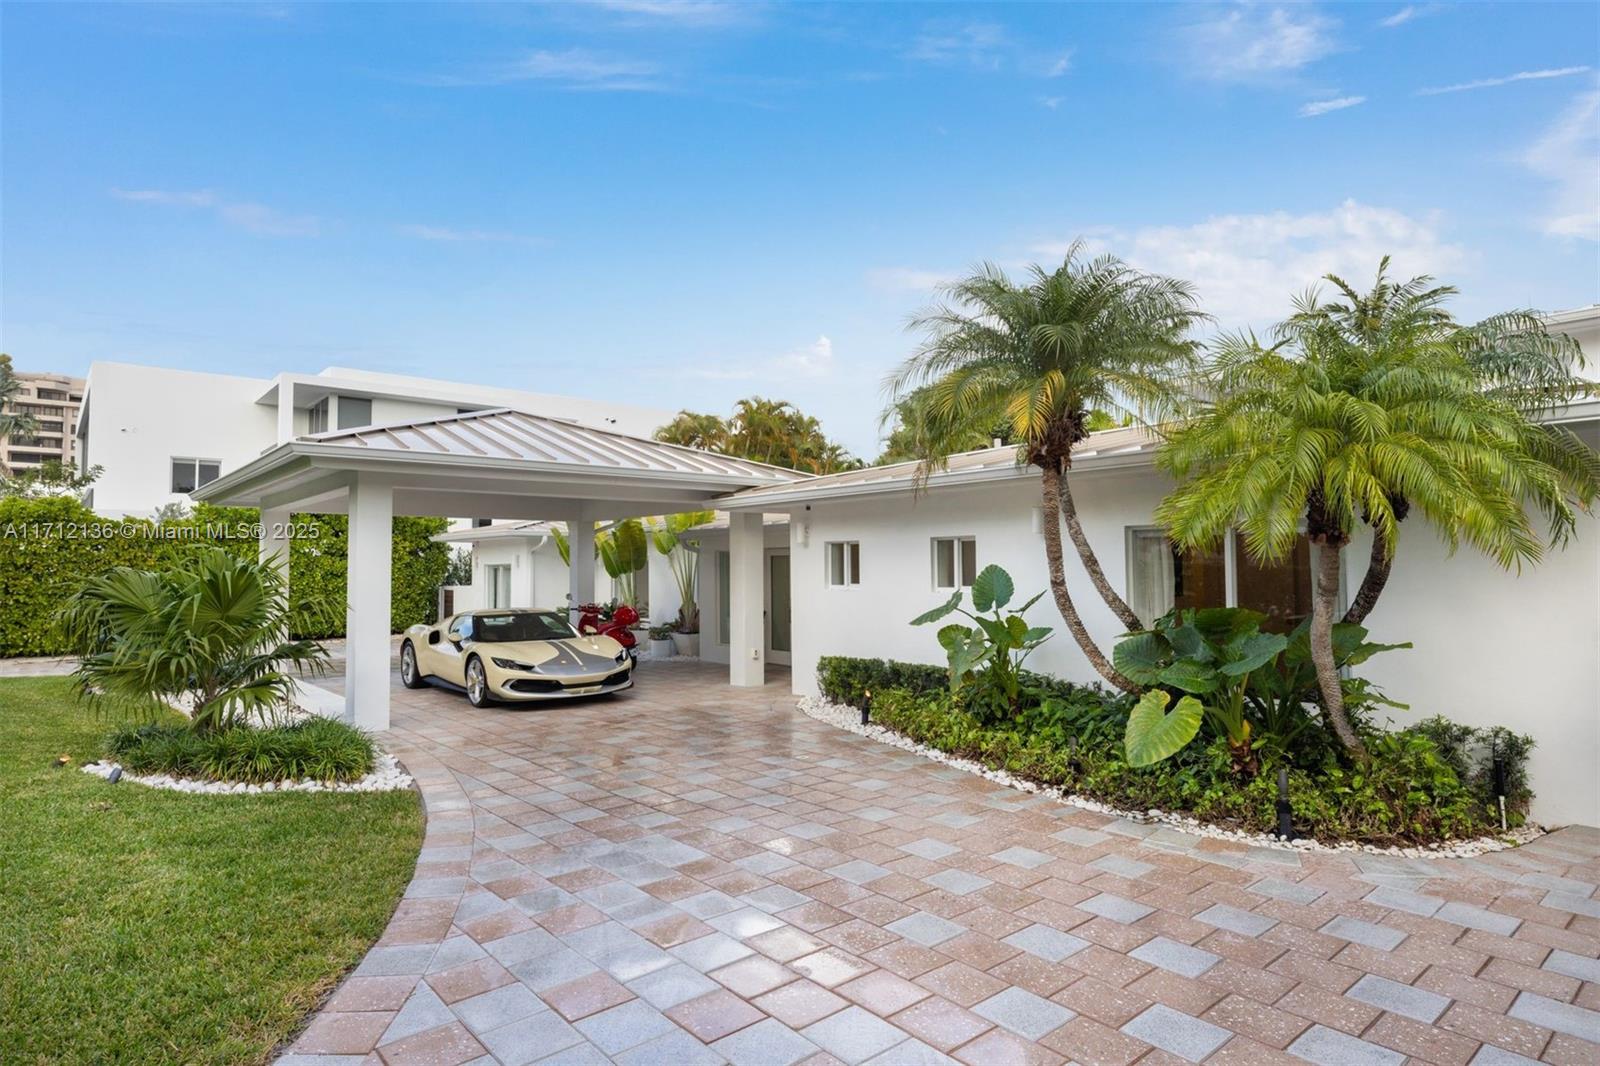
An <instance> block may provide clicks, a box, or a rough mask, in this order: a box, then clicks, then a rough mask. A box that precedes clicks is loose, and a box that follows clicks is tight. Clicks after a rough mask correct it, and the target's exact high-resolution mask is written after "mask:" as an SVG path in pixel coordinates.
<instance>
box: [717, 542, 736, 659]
mask: <svg viewBox="0 0 1600 1066" xmlns="http://www.w3.org/2000/svg"><path fill="white" fill-rule="evenodd" d="M732 570H733V566H732V560H731V558H730V557H729V555H728V553H727V552H717V643H718V644H726V643H728V619H729V618H730V617H731V616H732V614H733V595H732V593H731V592H730V591H729V589H728V578H729V575H730V574H731V573H732Z"/></svg>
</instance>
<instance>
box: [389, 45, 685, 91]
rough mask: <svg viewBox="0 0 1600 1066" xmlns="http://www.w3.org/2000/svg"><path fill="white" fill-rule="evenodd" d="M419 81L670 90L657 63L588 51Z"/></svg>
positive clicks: (544, 54) (546, 54)
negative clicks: (531, 83)
mask: <svg viewBox="0 0 1600 1066" xmlns="http://www.w3.org/2000/svg"><path fill="white" fill-rule="evenodd" d="M417 80H419V81H420V82H421V83H422V84H424V85H436V86H442V87H445V88H453V87H462V86H474V85H510V84H514V83H517V82H540V83H544V84H548V85H553V86H556V87H557V88H561V89H569V90H573V91H578V92H663V91H666V90H667V88H668V87H669V86H668V84H667V78H666V77H665V76H664V75H663V73H662V70H661V68H660V67H659V66H658V65H657V64H655V63H651V62H648V61H646V60H639V59H629V58H626V57H623V56H616V55H608V54H605V53H600V52H592V51H590V50H588V49H586V48H567V49H563V50H561V51H549V50H546V49H538V50H535V51H531V52H528V53H526V54H524V55H523V56H521V57H520V58H518V59H515V60H512V61H511V62H508V63H501V64H497V65H494V66H487V67H484V68H482V69H479V70H475V71H469V72H466V73H462V74H444V75H435V76H430V77H425V78H421V79H417Z"/></svg>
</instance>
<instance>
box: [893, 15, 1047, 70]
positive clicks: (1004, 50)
mask: <svg viewBox="0 0 1600 1066" xmlns="http://www.w3.org/2000/svg"><path fill="white" fill-rule="evenodd" d="M904 55H905V58H907V59H910V60H914V61H916V62H918V63H930V64H934V65H936V66H966V67H972V68H973V69H976V70H987V71H996V70H1002V69H1006V70H1015V71H1017V72H1019V73H1021V74H1025V75H1028V76H1029V77H1036V78H1060V77H1064V76H1065V75H1067V74H1068V73H1070V72H1071V70H1072V60H1073V55H1074V50H1073V49H1071V48H1056V49H1054V50H1045V49H1040V48H1035V47H1033V46H1032V45H1027V44H1023V43H1021V42H1019V41H1017V40H1016V39H1014V38H1013V37H1012V36H1011V34H1010V33H1008V32H1007V31H1006V28H1005V27H1004V26H1002V25H1000V24H999V23H996V22H982V21H976V20H972V21H962V20H959V19H935V20H933V21H931V22H927V23H925V24H923V27H922V31H921V32H920V33H918V34H917V36H916V37H915V38H914V39H913V40H912V42H911V44H910V46H909V47H908V48H907V49H906V50H905V52H904Z"/></svg>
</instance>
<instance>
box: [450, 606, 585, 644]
mask: <svg viewBox="0 0 1600 1066" xmlns="http://www.w3.org/2000/svg"><path fill="white" fill-rule="evenodd" d="M577 635H578V634H577V631H576V630H574V629H573V628H572V623H570V622H568V621H567V620H566V618H565V617H563V616H562V615H561V613H560V612H558V611H517V612H515V613H512V614H478V615H473V617H472V638H473V639H474V640H478V641H482V642H484V643H486V644H508V643H513V642H515V641H520V640H566V639H567V638H569V637H575V636H577Z"/></svg>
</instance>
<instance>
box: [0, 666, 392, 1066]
mask: <svg viewBox="0 0 1600 1066" xmlns="http://www.w3.org/2000/svg"><path fill="white" fill-rule="evenodd" d="M108 727H109V723H108V722H107V721H105V720H103V719H100V718H97V717H96V716H95V715H94V713H93V712H91V711H88V710H86V709H84V708H82V707H80V706H78V705H77V704H75V703H74V702H73V699H72V697H71V695H70V694H69V691H68V688H67V685H66V683H65V682H64V681H63V680H62V679H59V678H40V679H35V678H26V679H23V678H18V679H4V680H0V1061H4V1062H5V1063H6V1064H7V1066H11V1064H18V1063H44V1062H50V1063H59V1062H138V1063H144V1062H184V1063H199V1062H217V1063H222V1062H226V1063H249V1062H262V1061H264V1060H265V1059H266V1058H267V1056H268V1055H269V1054H270V1053H271V1051H272V1050H273V1048H274V1047H275V1046H276V1045H277V1044H278V1043H279V1042H280V1041H282V1040H284V1039H286V1038H287V1037H289V1036H290V1035H291V1034H293V1033H294V1032H295V1031H296V1030H297V1029H298V1028H299V1026H300V1025H301V1023H302V1021H303V1019H304V1016H305V1014H306V1012H307V1011H308V1010H310V1009H311V1008H313V1007H314V1006H316V1004H317V1003H318V1001H319V999H320V998H321V997H322V996H324V995H325V994H326V993H327V992H328V991H329V990H330V989H331V988H332V987H333V986H334V984H335V983H336V982H337V981H338V979H339V977H340V976H341V975H342V974H343V972H344V971H345V970H346V969H348V968H349V967H350V966H352V965H354V964H355V963H356V962H357V961H358V960H359V959H360V958H361V956H362V954H363V953H364V952H365V951H366V949H367V948H368V947H369V946H370V945H371V943H372V942H373V941H374V940H376V939H377V938H378V936H379V935H380V934H381V933H382V932H383V928H384V925H385V924H386V923H387V922H388V919H389V915H390V914H391V913H392V912H393V910H394V907H395V903H396V901H397V900H398V899H399V898H400V894H401V892H402V891H404V889H405V886H406V883H407V882H408V881H409V880H410V878H411V872H412V868H413V866H414V864H415V862H416V856H417V849H418V847H419V846H420V845H421V840H422V813H421V810H420V807H419V804H418V801H417V798H416V795H415V794H414V793H411V792H399V793H371V794H362V795H339V794H331V793H330V794H298V795H296V794H283V795H269V796H219V797H206V796H188V795H182V794H179V793H172V792H162V791H157V790H154V789H148V788H145V787H143V786H140V785H134V784H129V783H123V784H118V785H110V784H107V783H106V782H104V781H101V780H100V779H98V778H96V777H93V776H91V775H89V774H84V773H80V772H78V770H76V769H75V768H73V769H57V768H55V767H54V766H52V765H51V761H52V759H53V758H54V757H55V756H57V755H61V754H68V755H71V756H72V757H73V759H74V761H75V762H82V761H84V760H86V759H88V758H90V757H93V756H95V755H97V754H98V752H99V744H100V739H101V737H102V736H103V735H104V734H105V733H106V731H107V729H108Z"/></svg>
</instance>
